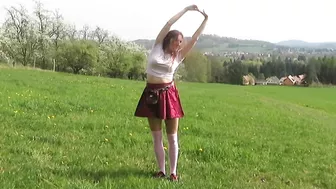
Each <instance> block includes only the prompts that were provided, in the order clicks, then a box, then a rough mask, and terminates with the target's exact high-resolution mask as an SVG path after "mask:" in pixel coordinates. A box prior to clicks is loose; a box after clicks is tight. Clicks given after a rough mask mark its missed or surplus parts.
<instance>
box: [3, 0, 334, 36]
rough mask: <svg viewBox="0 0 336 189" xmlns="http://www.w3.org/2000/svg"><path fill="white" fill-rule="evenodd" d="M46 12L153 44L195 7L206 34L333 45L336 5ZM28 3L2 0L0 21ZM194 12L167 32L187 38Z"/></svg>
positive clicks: (327, 1) (89, 3)
mask: <svg viewBox="0 0 336 189" xmlns="http://www.w3.org/2000/svg"><path fill="white" fill-rule="evenodd" d="M41 2H42V3H43V4H44V6H45V7H46V8H47V9H49V10H55V9H58V10H59V11H60V13H61V14H62V15H63V16H64V18H65V20H66V21H67V22H68V23H71V24H75V25H76V26H77V27H78V28H80V27H82V26H83V25H85V24H87V25H89V26H90V27H92V28H94V27H95V26H101V27H103V28H105V29H107V30H109V31H110V32H111V33H112V34H115V35H117V36H119V37H121V38H123V39H125V40H134V39H139V38H145V39H148V38H149V39H153V38H155V37H156V35H157V33H158V32H159V31H160V29H161V27H162V26H163V25H164V24H165V23H166V22H167V21H168V19H170V17H172V16H173V15H174V14H176V13H177V12H178V11H180V10H181V9H183V8H184V7H185V6H188V5H191V4H196V5H198V7H199V8H200V9H204V10H205V12H206V13H207V14H208V15H209V21H208V24H207V27H206V28H205V30H204V33H206V34H217V35H219V36H227V37H236V38H240V39H258V40H265V41H270V42H279V41H282V40H289V39H298V40H305V41H308V42H326V41H334V42H336V25H335V19H336V14H335V13H334V10H335V7H336V6H335V4H336V1H335V2H333V0H222V1H217V0H216V1H215V0H206V1H205V0H183V1H179V0H169V1H162V0H156V1H155V0H141V1H137V0H121V1H115V0H94V1H93V0H82V1H79V0H41ZM18 4H22V5H24V6H25V7H26V8H27V9H28V10H29V11H30V12H31V11H32V9H33V7H34V2H33V1H32V0H1V1H0V22H3V20H4V17H5V16H6V11H5V7H9V6H17V5H18ZM202 20H203V16H202V15H201V14H200V13H198V12H188V13H186V14H185V15H184V16H183V17H182V18H181V19H180V20H179V21H178V22H177V23H176V24H175V25H174V26H173V28H172V29H179V30H181V31H182V32H183V33H184V34H185V35H186V36H191V35H192V34H193V33H194V31H195V30H196V29H197V28H198V26H199V24H200V23H201V22H202Z"/></svg>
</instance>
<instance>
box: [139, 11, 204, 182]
mask: <svg viewBox="0 0 336 189" xmlns="http://www.w3.org/2000/svg"><path fill="white" fill-rule="evenodd" d="M187 11H198V12H200V13H201V14H203V15H204V20H203V22H202V24H201V25H200V27H199V28H198V29H197V30H196V32H195V33H194V35H193V36H192V38H191V40H190V41H189V42H187V43H186V44H185V45H184V46H183V47H182V42H183V40H184V39H183V34H182V33H181V32H179V31H177V30H172V31H169V30H170V28H171V26H172V25H173V24H174V23H175V22H176V21H177V20H178V19H179V18H181V16H182V15H184V14H185V13H186V12H187ZM207 20H208V15H207V14H205V12H204V11H203V12H201V11H199V9H198V8H197V6H196V5H191V6H188V7H186V8H184V9H183V10H182V11H180V12H179V13H177V14H176V15H175V16H173V17H172V18H171V19H170V20H169V21H168V22H167V23H166V25H165V26H164V27H163V28H162V29H161V31H160V33H159V34H158V36H157V38H156V40H155V43H154V46H153V49H152V51H151V53H150V55H149V57H148V64H147V85H146V87H145V89H144V91H143V93H142V95H141V97H140V100H139V103H138V106H137V108H136V110H135V116H137V117H147V118H148V123H149V126H150V129H151V132H152V137H153V143H154V151H155V156H156V160H157V163H158V166H159V168H160V170H159V172H158V173H156V174H155V177H159V178H161V177H165V174H166V170H165V151H164V149H163V143H162V129H161V125H162V120H165V124H166V132H167V138H168V143H169V145H168V149H169V150H168V151H169V159H170V179H171V180H172V181H177V180H178V176H177V170H176V168H177V159H178V139H177V131H178V121H179V118H181V117H183V116H184V112H183V109H182V106H181V102H180V98H179V94H178V91H177V89H176V86H175V84H174V81H173V75H174V73H175V71H176V69H177V67H178V66H179V65H180V63H181V62H182V61H183V59H184V58H185V56H186V54H187V53H188V52H189V51H190V50H191V49H192V48H193V46H194V45H195V44H196V41H197V40H198V38H199V36H200V34H201V33H202V31H203V29H204V27H205V25H206V22H207ZM181 47H182V48H181Z"/></svg>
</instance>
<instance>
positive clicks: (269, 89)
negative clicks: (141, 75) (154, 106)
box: [0, 68, 336, 189]
mask: <svg viewBox="0 0 336 189" xmlns="http://www.w3.org/2000/svg"><path fill="white" fill-rule="evenodd" d="M144 85H145V82H144V81H130V80H120V79H111V78H101V77H93V76H84V75H73V74H66V73H55V72H49V71H39V70H27V69H12V68H0V129H1V131H0V188H3V189H10V188H20V189H26V188H69V189H76V188H78V189H86V188H192V189H193V188H239V189H240V188H242V189H243V188H244V189H245V188H265V189H266V188H267V189H272V188H274V189H279V188H295V189H312V188H330V189H332V188H336V147H335V146H336V88H308V87H285V86H234V85H224V84H205V83H186V82H178V83H177V87H178V89H179V93H180V97H181V101H182V105H183V107H184V111H185V114H186V115H185V117H184V118H183V119H181V120H180V127H179V146H180V151H179V162H178V175H179V177H180V181H179V182H177V183H173V182H170V181H169V180H168V179H153V178H151V176H152V174H153V173H154V172H155V171H157V167H156V161H155V156H154V151H153V146H152V136H151V133H150V130H149V128H148V124H147V120H146V119H144V118H137V117H134V116H133V113H134V110H135V107H136V105H137V103H138V99H139V97H140V95H141V92H142V90H143V88H144ZM164 140H165V141H164V143H165V146H166V147H168V146H167V140H166V137H165V139H164ZM166 157H167V158H166V160H167V164H166V169H167V171H168V172H169V159H168V150H166Z"/></svg>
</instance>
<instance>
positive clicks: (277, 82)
mask: <svg viewBox="0 0 336 189" xmlns="http://www.w3.org/2000/svg"><path fill="white" fill-rule="evenodd" d="M266 82H267V85H280V80H279V78H278V77H277V76H272V77H269V78H267V79H266Z"/></svg>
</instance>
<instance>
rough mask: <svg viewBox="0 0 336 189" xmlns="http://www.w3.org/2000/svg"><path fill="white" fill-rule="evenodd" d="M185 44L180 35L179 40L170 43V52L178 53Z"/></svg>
mask: <svg viewBox="0 0 336 189" xmlns="http://www.w3.org/2000/svg"><path fill="white" fill-rule="evenodd" d="M182 42H183V37H182V35H178V37H177V39H173V40H172V41H171V43H170V50H171V51H172V52H176V51H178V50H179V49H180V48H181V45H182Z"/></svg>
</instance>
